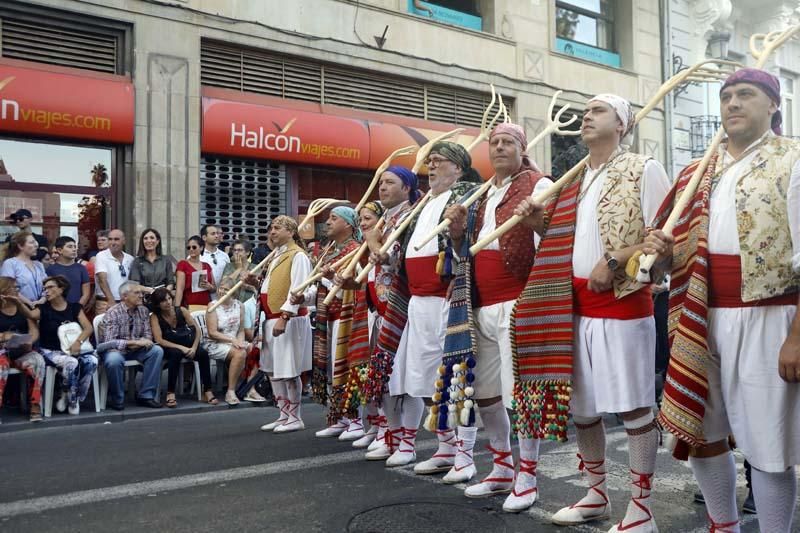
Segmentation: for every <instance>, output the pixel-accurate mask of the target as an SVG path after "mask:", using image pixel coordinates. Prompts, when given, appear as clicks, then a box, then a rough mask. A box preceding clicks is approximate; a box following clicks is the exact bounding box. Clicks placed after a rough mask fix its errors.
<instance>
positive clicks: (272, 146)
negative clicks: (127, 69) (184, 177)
mask: <svg viewBox="0 0 800 533" xmlns="http://www.w3.org/2000/svg"><path fill="white" fill-rule="evenodd" d="M203 95H204V96H203V127H202V132H203V133H202V142H201V146H202V151H203V152H204V153H210V154H219V155H232V156H236V157H249V158H258V159H273V160H276V161H284V162H293V163H305V164H309V165H321V166H335V167H344V168H353V169H363V170H369V169H375V168H377V167H378V166H379V165H380V164H381V163H382V162H383V160H384V159H386V157H388V156H389V154H391V153H392V152H393V151H394V150H396V149H398V148H401V147H403V146H411V145H418V146H421V145H423V144H425V143H426V142H428V140H430V139H431V138H433V137H435V136H437V135H440V134H441V133H443V132H445V131H449V130H452V129H454V128H455V126H450V125H447V124H440V123H433V122H427V121H422V120H417V119H407V118H405V117H393V116H391V115H383V114H378V113H368V112H361V111H356V110H350V109H344V108H338V107H337V108H334V107H332V106H320V105H319V104H311V103H307V102H293V101H289V100H281V99H276V98H270V97H262V96H260V95H250V94H245V93H236V92H233V91H226V90H221V89H212V88H208V87H204V88H203ZM478 133H479V132H478V130H477V129H475V128H470V129H469V130H468V131H466V132H464V134H462V135H461V136H459V137H458V138H457V139H455V141H456V142H458V143H460V144H462V145H465V146H466V145H468V144H469V143H470V142H471V141H472V140H473V139H474V138H475V136H476V135H477V134H478ZM471 155H472V159H473V167H475V169H477V170H478V172H479V173H480V174H481V175H482V176H484V177H485V178H488V177H490V176H491V175H492V172H491V166H490V165H489V148H488V143H486V142H484V143H482V144H481V145H479V146H478V147H476V148H475V150H473V152H472V154H471ZM414 161H415V158H414V156H406V157H402V158H398V159H397V160H396V161H395V163H396V164H399V165H404V166H407V167H411V166H413V164H414ZM423 171H424V169H423Z"/></svg>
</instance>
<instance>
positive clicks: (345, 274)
mask: <svg viewBox="0 0 800 533" xmlns="http://www.w3.org/2000/svg"><path fill="white" fill-rule="evenodd" d="M384 222H386V221H385V219H383V218H382V219H380V220H379V221H378V223H377V224H375V227H374V228H373V229H374V230H380V229H381V228H383V225H384ZM367 249H369V245H368V244H367V241H366V240H365V241H364V242H362V243H361V246H359V247H358V251H357V252H356V255H354V256H353V258H352V259H350V263H348V265H347V266H346V267H344V270H342V278H343V279H347V278H351V277H353V274H354V273H355V270H356V266H357V265H358V264H359V261H361V257H363V255H364V252H366V251H367ZM341 288H342V286H341V285H340V284H336V283H334V284H333V286H332V287H331V290H330V292H328V294H327V296H325V299H324V300H323V301H322V303H324V304H325V305H330V304H331V302H332V301H333V299H334V298H336V293H337V292H339V289H341Z"/></svg>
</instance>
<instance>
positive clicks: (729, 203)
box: [644, 68, 800, 533]
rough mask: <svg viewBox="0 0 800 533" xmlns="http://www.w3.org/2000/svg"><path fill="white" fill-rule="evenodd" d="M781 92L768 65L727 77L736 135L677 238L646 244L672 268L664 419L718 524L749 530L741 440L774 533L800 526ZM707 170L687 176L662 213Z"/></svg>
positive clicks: (787, 143)
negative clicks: (739, 479)
mask: <svg viewBox="0 0 800 533" xmlns="http://www.w3.org/2000/svg"><path fill="white" fill-rule="evenodd" d="M780 95H781V90H780V84H779V82H778V79H777V78H776V77H775V76H773V75H771V74H769V73H767V72H765V71H763V70H758V69H752V68H745V69H741V70H739V71H737V72H736V73H735V74H732V75H731V76H730V77H729V78H728V79H727V80H726V81H725V83H724V84H723V85H722V88H721V90H720V114H721V116H722V125H723V127H724V128H725V133H726V134H727V141H725V142H724V143H723V144H722V145H721V147H720V149H719V152H718V153H717V154H715V155H714V156H712V159H711V162H710V164H709V166H708V169H707V170H706V172H705V174H704V175H703V178H702V181H701V182H700V184H699V186H698V188H697V191H696V192H695V194H694V197H693V198H692V200H691V201H690V202H689V205H688V207H687V208H686V209H685V210H684V212H683V213H681V217H680V220H679V222H678V224H677V226H676V227H675V228H674V229H673V231H672V235H673V236H672V237H666V236H665V235H664V233H663V232H661V231H660V230H656V231H653V232H651V233H650V235H648V237H647V240H646V243H647V246H646V248H645V250H644V251H645V253H658V254H659V257H661V258H663V261H662V262H661V263H660V264H657V265H656V266H657V267H658V268H657V269H660V270H665V271H666V272H671V273H672V279H671V293H670V320H669V326H670V342H671V353H672V357H671V359H670V362H669V368H668V370H667V379H666V383H665V384H664V396H663V400H662V404H661V413H660V414H659V421H660V422H661V423H662V425H663V426H664V427H665V428H666V429H667V430H669V431H670V433H672V434H673V435H674V436H675V437H677V443H676V447H675V450H674V452H673V453H674V455H675V456H676V457H678V458H680V459H684V460H685V459H686V458H687V456H688V460H689V464H690V465H691V467H692V470H693V471H694V475H695V477H696V478H697V482H698V484H699V485H700V489H701V491H702V492H703V497H704V498H705V501H706V508H707V510H708V516H709V520H710V521H711V522H712V530H714V531H725V532H738V531H739V521H738V514H737V508H736V465H735V462H734V458H733V454H732V453H731V451H730V449H729V447H728V436H729V435H733V438H734V440H735V441H736V446H737V447H738V448H739V449H740V450H741V451H742V453H743V454H744V456H745V458H747V460H748V461H749V462H750V464H751V465H752V474H751V478H752V486H753V495H754V497H755V503H756V509H757V513H758V521H759V525H760V529H761V531H765V532H766V531H769V532H770V533H772V532H775V533H781V532H789V531H791V530H792V517H793V514H794V509H795V503H796V499H797V479H796V477H795V465H796V464H797V463H798V462H800V385H798V382H800V315H799V314H798V313H797V305H798V290H799V289H800V142H798V141H796V140H791V139H788V138H785V137H780V136H779V135H780V124H781V118H780V111H779V110H778V106H779V105H780V102H781V97H780ZM771 126H772V129H770V127H771ZM776 134H777V135H776ZM697 165H698V162H697V161H695V162H693V163H691V164H690V165H689V166H688V167H687V168H686V169H684V171H683V172H682V173H681V175H680V177H679V179H678V181H677V183H676V185H675V187H674V189H673V191H672V194H671V195H670V196H669V197H668V198H667V201H666V202H665V203H664V206H663V208H662V213H663V215H662V216H660V218H661V219H666V217H667V216H668V215H669V212H670V210H671V209H672V205H673V202H674V200H675V199H676V197H677V196H680V195H681V194H682V191H683V189H684V188H685V187H686V184H687V182H688V181H689V179H690V177H691V175H692V174H693V172H694V170H695V168H696V167H697ZM673 244H674V246H673Z"/></svg>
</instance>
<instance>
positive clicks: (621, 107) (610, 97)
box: [589, 94, 635, 139]
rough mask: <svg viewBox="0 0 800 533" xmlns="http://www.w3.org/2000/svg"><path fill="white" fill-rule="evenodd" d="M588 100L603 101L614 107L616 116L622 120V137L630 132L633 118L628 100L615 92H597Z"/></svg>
mask: <svg viewBox="0 0 800 533" xmlns="http://www.w3.org/2000/svg"><path fill="white" fill-rule="evenodd" d="M589 101H590V102H593V101H599V102H603V103H606V104H608V105H610V106H611V107H612V109H614V111H615V112H616V113H617V117H619V120H620V122H622V138H623V139H624V138H625V136H627V135H628V134H629V133H630V132H631V130H632V129H633V125H634V124H633V123H634V120H635V119H634V115H633V108H632V107H631V103H630V102H628V101H627V100H625V99H624V98H622V97H621V96H617V95H616V94H598V95H597V96H595V97H594V98H592V99H591V100H589Z"/></svg>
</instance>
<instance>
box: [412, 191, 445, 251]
mask: <svg viewBox="0 0 800 533" xmlns="http://www.w3.org/2000/svg"><path fill="white" fill-rule="evenodd" d="M452 194H453V191H445V192H443V193H441V194H440V195H439V196H437V197H436V198H433V199H432V200H429V201H428V203H427V204H425V207H423V208H422V211H420V213H419V217H418V218H417V225H416V227H414V233H413V234H411V239H410V240H409V241H408V248H406V258H413V257H430V256H432V255H439V239H438V238H433V239H431V240H430V241H428V242H427V243H426V244H425V246H423V247H422V248H420V249H419V251H417V250H415V249H414V247H415V246H417V245H418V244H419V243H421V242H422V241H423V240H424V239H425V237H427V236H428V235H429V234H430V232H431V231H433V228H435V227H436V226H438V225H439V222H440V221H441V218H442V212H443V211H444V207H445V206H446V205H447V200H449V199H450V196H451V195H452Z"/></svg>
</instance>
